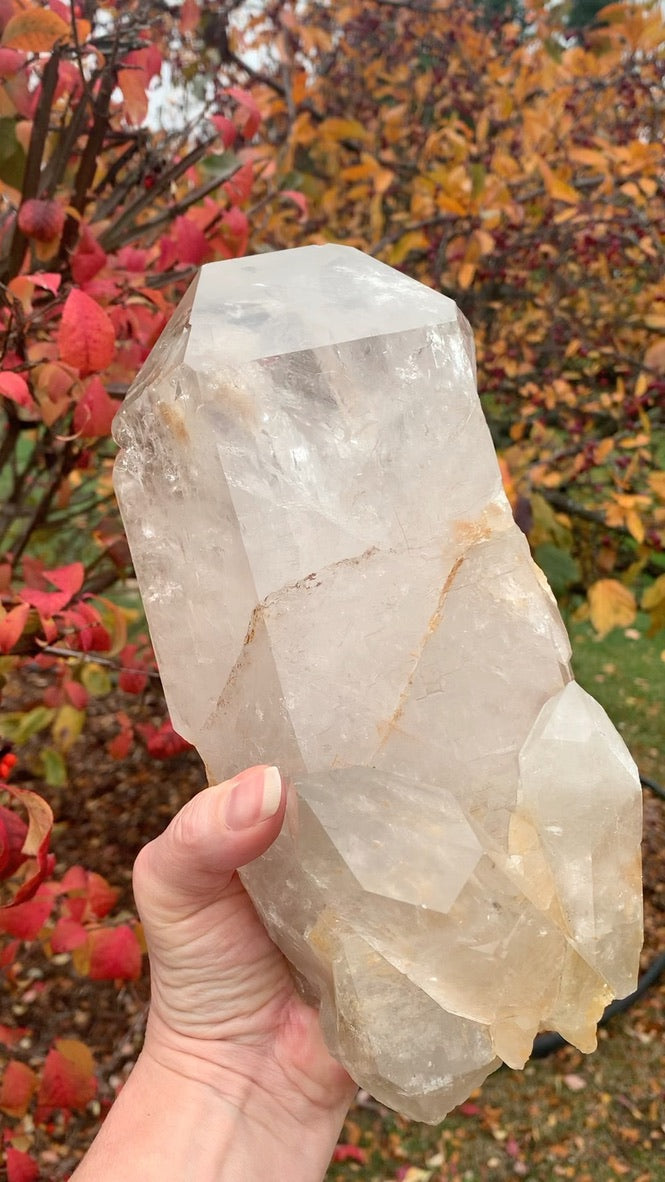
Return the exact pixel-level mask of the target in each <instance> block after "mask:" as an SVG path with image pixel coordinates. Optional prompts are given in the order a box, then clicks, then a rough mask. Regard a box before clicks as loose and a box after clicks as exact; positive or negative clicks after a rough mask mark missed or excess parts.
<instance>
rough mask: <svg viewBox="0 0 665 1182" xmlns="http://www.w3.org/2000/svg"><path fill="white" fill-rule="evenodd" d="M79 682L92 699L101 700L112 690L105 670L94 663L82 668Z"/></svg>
mask: <svg viewBox="0 0 665 1182" xmlns="http://www.w3.org/2000/svg"><path fill="white" fill-rule="evenodd" d="M81 682H82V684H83V685H84V686H85V688H86V689H87V691H88V693H89V694H92V697H93V698H103V697H104V696H105V694H110V692H111V689H112V685H111V678H110V677H109V675H108V672H107V670H106V669H105V668H104V666H103V665H98V664H97V663H96V662H95V661H91V662H90V663H89V664H87V663H86V664H85V665H84V666H83V669H82V670H81Z"/></svg>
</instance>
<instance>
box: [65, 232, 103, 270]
mask: <svg viewBox="0 0 665 1182" xmlns="http://www.w3.org/2000/svg"><path fill="white" fill-rule="evenodd" d="M105 262H106V251H104V250H102V248H101V246H100V245H99V243H98V241H97V239H96V238H95V236H94V234H93V233H92V231H91V230H90V228H89V226H83V229H82V230H81V234H80V237H79V240H78V246H77V247H76V250H75V251H74V254H73V255H72V275H73V276H74V280H75V282H76V283H79V284H83V283H89V282H90V280H91V279H92V278H94V276H95V275H96V274H97V272H98V271H101V269H102V267H103V266H104V264H105Z"/></svg>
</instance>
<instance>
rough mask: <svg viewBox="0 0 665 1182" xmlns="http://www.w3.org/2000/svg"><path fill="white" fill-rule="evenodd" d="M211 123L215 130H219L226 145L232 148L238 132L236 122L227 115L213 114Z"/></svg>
mask: <svg viewBox="0 0 665 1182" xmlns="http://www.w3.org/2000/svg"><path fill="white" fill-rule="evenodd" d="M211 123H212V125H213V127H214V128H215V130H216V131H218V132H219V134H220V136H221V140H222V143H223V145H224V147H225V148H232V147H233V145H234V144H235V142H236V136H237V134H238V131H237V128H236V126H235V123H232V122H231V120H230V119H227V118H226V116H225V115H213V116H212V118H211Z"/></svg>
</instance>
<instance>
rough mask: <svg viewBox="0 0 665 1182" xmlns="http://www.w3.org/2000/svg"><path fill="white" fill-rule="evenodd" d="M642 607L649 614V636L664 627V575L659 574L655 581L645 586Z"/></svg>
mask: <svg viewBox="0 0 665 1182" xmlns="http://www.w3.org/2000/svg"><path fill="white" fill-rule="evenodd" d="M642 607H643V608H644V610H645V611H646V612H648V613H649V615H650V616H651V624H650V627H649V633H648V634H649V636H653V635H655V633H656V632H659V631H660V629H661V628H665V575H659V577H658V578H657V579H656V580H655V582H653V583H652V584H651V586H650V587H647V589H646V591H645V592H644V595H643V596H642Z"/></svg>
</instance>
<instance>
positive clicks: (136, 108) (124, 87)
mask: <svg viewBox="0 0 665 1182" xmlns="http://www.w3.org/2000/svg"><path fill="white" fill-rule="evenodd" d="M118 86H119V87H120V89H121V91H122V97H123V99H124V100H125V101H124V104H123V115H124V116H125V118H126V120H127V122H128V123H132V124H134V126H137V125H139V124H141V123H143V121H144V119H145V118H146V115H147V114H148V95H147V93H146V88H145V76H144V74H143V71H142V70H140V69H138V68H137V67H134V68H132V69H129V70H119V71H118Z"/></svg>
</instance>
